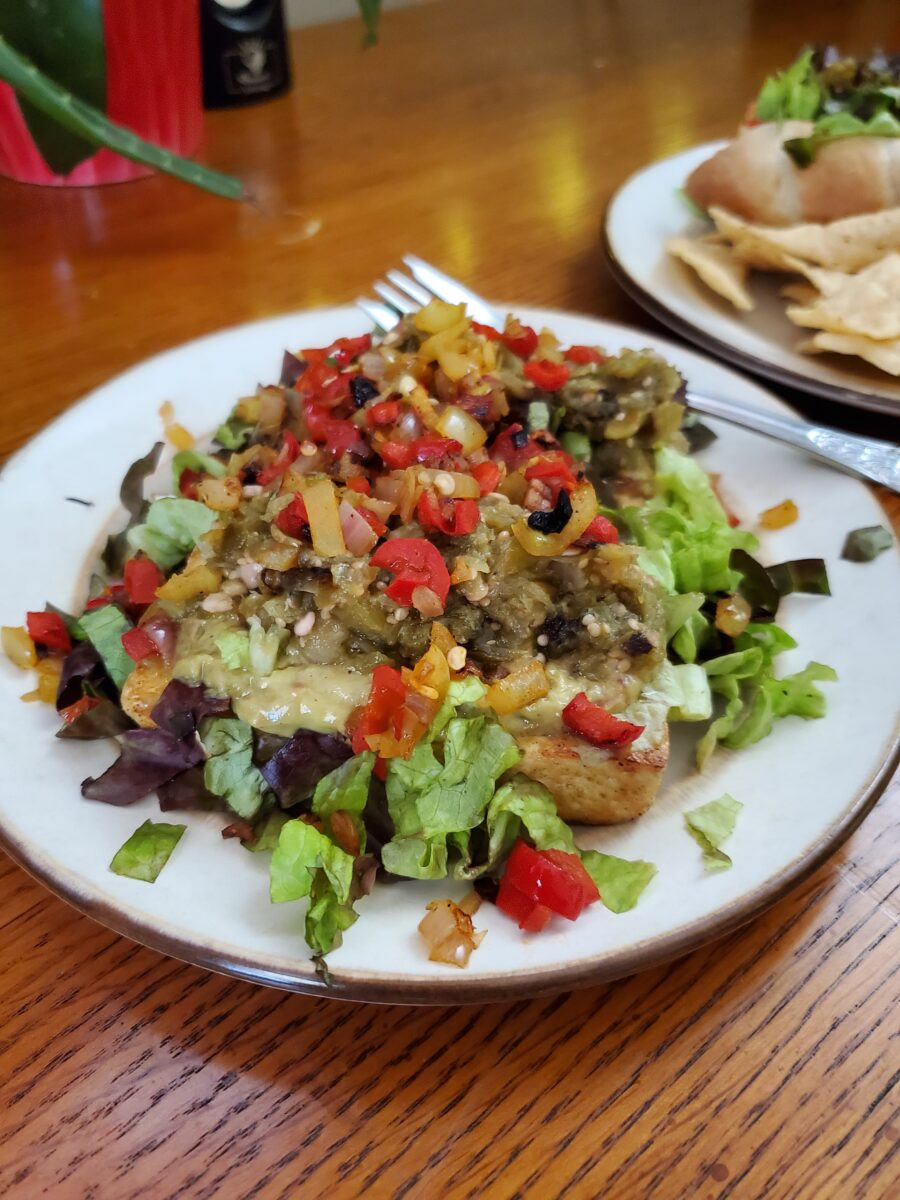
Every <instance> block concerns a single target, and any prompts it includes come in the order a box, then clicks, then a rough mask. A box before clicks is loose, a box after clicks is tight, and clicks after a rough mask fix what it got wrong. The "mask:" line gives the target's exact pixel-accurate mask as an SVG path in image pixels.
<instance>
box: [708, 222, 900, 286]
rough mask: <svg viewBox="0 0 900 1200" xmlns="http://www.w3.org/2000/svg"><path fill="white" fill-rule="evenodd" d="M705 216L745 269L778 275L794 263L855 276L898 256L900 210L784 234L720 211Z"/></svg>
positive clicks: (798, 228) (791, 229)
mask: <svg viewBox="0 0 900 1200" xmlns="http://www.w3.org/2000/svg"><path fill="white" fill-rule="evenodd" d="M709 211H710V215H711V216H712V218H713V220H714V221H715V223H716V228H717V229H718V230H719V232H720V233H722V234H724V235H725V237H727V238H729V240H730V241H732V242H733V243H734V245H735V250H736V251H737V252H738V253H739V254H740V256H741V257H742V258H744V259H745V260H746V261H747V262H749V263H750V265H751V266H768V269H770V270H784V269H785V267H784V266H783V265H782V264H783V263H785V262H787V261H789V260H792V261H793V262H796V261H797V260H800V261H806V262H810V263H814V264H815V265H817V266H821V267H826V268H830V269H832V270H838V271H858V270H859V269H860V268H861V267H866V266H868V265H869V263H873V262H877V261H878V259H880V258H883V257H884V256H885V255H886V254H890V253H891V252H892V251H900V207H898V208H886V209H883V210H882V211H881V212H877V213H864V214H862V215H861V216H856V217H843V218H842V219H841V220H840V221H831V222H829V223H828V224H823V225H815V224H808V225H793V226H789V227H788V228H786V229H780V228H779V229H772V228H769V227H768V226H765V225H752V224H750V222H748V221H743V220H741V219H740V217H735V216H733V215H732V214H731V213H727V212H725V211H724V210H723V209H720V208H711V209H710V210H709ZM787 269H796V267H794V268H787Z"/></svg>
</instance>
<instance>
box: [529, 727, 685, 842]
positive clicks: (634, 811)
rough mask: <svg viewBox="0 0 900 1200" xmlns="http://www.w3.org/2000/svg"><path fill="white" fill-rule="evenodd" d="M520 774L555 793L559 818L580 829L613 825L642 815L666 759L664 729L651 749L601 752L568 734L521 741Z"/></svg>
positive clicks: (655, 788)
mask: <svg viewBox="0 0 900 1200" xmlns="http://www.w3.org/2000/svg"><path fill="white" fill-rule="evenodd" d="M519 749H520V750H521V751H522V761H521V763H520V764H519V770H520V771H523V772H524V773H525V774H526V775H530V776H531V778H532V779H537V780H538V781H539V782H540V783H542V784H543V785H544V787H546V788H547V789H548V791H550V792H551V793H552V794H553V799H554V800H555V801H556V807H557V809H558V811H559V815H560V816H561V817H562V818H563V820H564V821H571V822H574V823H575V824H578V825H616V824H618V823H619V822H620V821H633V820H634V819H635V818H636V817H639V816H641V814H642V813H645V812H646V811H647V809H648V808H649V807H650V805H651V804H652V803H653V801H654V799H655V797H656V793H657V791H658V789H659V784H660V780H661V779H662V773H663V771H664V770H665V766H666V763H667V761H668V758H669V734H668V729H665V730H664V731H663V736H662V738H661V740H660V741H659V742H658V743H657V744H656V745H653V746H645V747H642V748H638V749H634V748H632V747H627V748H625V749H623V750H620V751H618V752H615V751H610V750H600V749H598V748H597V747H596V746H590V745H588V744H587V742H584V741H582V740H581V739H580V738H577V737H573V736H572V735H571V734H560V735H559V736H558V737H540V736H529V737H523V738H519Z"/></svg>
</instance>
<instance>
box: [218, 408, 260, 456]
mask: <svg viewBox="0 0 900 1200" xmlns="http://www.w3.org/2000/svg"><path fill="white" fill-rule="evenodd" d="M254 428H255V426H254V425H251V424H250V422H249V421H242V420H241V419H240V417H236V416H235V415H234V413H232V414H231V416H230V417H229V418H228V420H227V421H225V422H223V424H221V425H220V426H219V428H218V429H217V430H216V434H215V438H216V441H217V442H218V443H219V445H220V446H224V447H225V449H226V450H243V448H244V447H245V446H246V444H247V442H248V441H249V440H250V434H251V433H252V432H253V430H254Z"/></svg>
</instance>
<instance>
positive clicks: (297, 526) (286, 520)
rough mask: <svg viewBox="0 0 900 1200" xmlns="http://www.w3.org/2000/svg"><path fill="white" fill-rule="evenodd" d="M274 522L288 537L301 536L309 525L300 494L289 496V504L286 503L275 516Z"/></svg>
mask: <svg viewBox="0 0 900 1200" xmlns="http://www.w3.org/2000/svg"><path fill="white" fill-rule="evenodd" d="M275 524H276V525H277V526H278V528H279V529H280V530H281V532H282V533H286V534H287V535H288V537H292V538H301V537H302V536H303V533H304V530H305V529H306V528H307V527H308V525H309V516H308V515H307V512H306V504H305V503H304V500H303V497H302V496H297V495H294V496H291V502H290V504H286V505H285V506H284V508H283V509H282V510H281V511H280V512H279V514H278V516H277V517H276V518H275Z"/></svg>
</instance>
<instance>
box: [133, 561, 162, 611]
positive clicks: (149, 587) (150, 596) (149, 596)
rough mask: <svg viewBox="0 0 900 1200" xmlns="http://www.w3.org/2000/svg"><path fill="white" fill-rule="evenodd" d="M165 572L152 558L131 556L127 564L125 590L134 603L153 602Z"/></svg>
mask: <svg viewBox="0 0 900 1200" xmlns="http://www.w3.org/2000/svg"><path fill="white" fill-rule="evenodd" d="M163 579H164V577H163V573H162V571H161V570H160V569H159V567H158V566H157V565H156V563H155V562H154V561H153V560H152V559H150V558H129V560H128V562H127V563H126V564H125V591H126V592H127V593H128V599H129V600H130V601H131V603H132V604H152V603H153V601H154V600H155V599H156V589H157V588H158V587H161V586H162V584H163Z"/></svg>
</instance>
